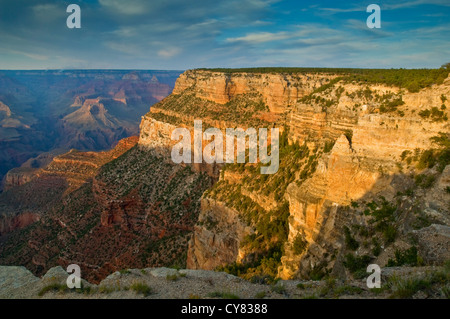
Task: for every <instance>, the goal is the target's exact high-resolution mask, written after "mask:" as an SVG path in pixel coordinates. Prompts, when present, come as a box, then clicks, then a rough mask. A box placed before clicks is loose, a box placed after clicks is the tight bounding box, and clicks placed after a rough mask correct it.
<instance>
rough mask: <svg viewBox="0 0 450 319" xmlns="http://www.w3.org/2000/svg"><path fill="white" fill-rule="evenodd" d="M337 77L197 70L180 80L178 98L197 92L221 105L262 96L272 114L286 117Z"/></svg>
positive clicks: (200, 95) (183, 75)
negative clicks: (300, 101) (242, 97)
mask: <svg viewBox="0 0 450 319" xmlns="http://www.w3.org/2000/svg"><path fill="white" fill-rule="evenodd" d="M334 77H336V76H334V75H325V74H299V75H290V74H249V73H230V74H227V73H222V72H210V71H201V70H193V71H186V72H184V73H183V74H182V75H180V77H179V78H178V79H177V82H176V84H175V88H174V90H173V93H174V94H181V93H182V92H183V91H185V90H187V89H193V90H194V91H195V96H196V97H199V98H202V99H205V100H209V101H212V102H215V103H218V104H225V103H227V102H230V101H231V100H232V99H233V98H235V97H236V96H239V95H243V94H248V93H255V92H257V93H259V94H261V95H262V97H263V100H264V102H265V103H266V104H267V105H268V107H269V109H270V111H271V112H274V113H283V112H284V111H285V110H286V109H287V108H288V107H289V106H292V105H294V104H295V103H296V102H297V100H298V99H299V98H300V97H302V96H304V95H308V94H310V93H311V92H312V91H313V90H314V89H315V88H316V87H319V86H321V85H322V84H325V83H326V82H328V81H329V80H330V79H333V78H334Z"/></svg>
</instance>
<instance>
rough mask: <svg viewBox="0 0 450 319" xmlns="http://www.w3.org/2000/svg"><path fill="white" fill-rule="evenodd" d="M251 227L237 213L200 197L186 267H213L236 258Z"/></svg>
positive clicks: (238, 256) (233, 260) (231, 261)
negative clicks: (199, 207) (199, 206)
mask: <svg viewBox="0 0 450 319" xmlns="http://www.w3.org/2000/svg"><path fill="white" fill-rule="evenodd" d="M253 232H254V230H253V229H252V228H251V227H249V226H247V225H245V224H243V223H242V221H241V220H240V218H239V212H238V211H236V210H235V209H233V208H229V207H227V205H226V204H225V203H222V202H219V201H216V200H213V199H210V198H202V199H201V210H200V215H199V218H198V221H197V224H196V225H195V228H194V235H193V237H192V239H191V240H190V241H189V248H188V255H187V264H186V266H187V267H188V268H190V269H207V270H214V269H216V268H217V267H219V266H223V265H226V264H229V263H234V262H235V261H236V260H238V261H240V257H243V253H242V252H241V251H240V243H241V242H242V241H243V239H244V238H245V236H247V235H249V234H251V233H253Z"/></svg>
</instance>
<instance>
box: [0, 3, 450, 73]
mask: <svg viewBox="0 0 450 319" xmlns="http://www.w3.org/2000/svg"><path fill="white" fill-rule="evenodd" d="M71 3H74V4H78V5H79V6H80V7H81V29H68V28H67V26H66V19H67V17H68V16H69V13H66V8H67V6H68V5H69V4H71ZM371 3H375V4H378V5H379V6H380V7H381V21H382V22H381V29H369V28H368V27H367V26H366V19H367V17H368V16H369V15H370V13H367V12H366V8H367V6H368V5H369V4H371ZM449 16H450V1H449V0H387V1H381V0H380V1H378V0H369V1H352V0H347V1H336V0H330V1H328V0H327V1H313V0H307V1H302V0H286V1H279V0H226V1H222V0H214V1H213V0H127V1H124V0H83V1H75V0H69V1H61V0H59V1H58V0H53V1H51V0H0V69H58V68H63V69H68V68H99V69H100V68H114V69H177V70H182V69H189V68H199V67H253V66H309V67H312V66H318V67H364V68H366V67H375V68H391V67H395V68H397V67H404V68H423V67H427V68H435V67H439V66H441V65H442V64H444V63H446V62H450V40H449V39H450V37H449V34H450V20H449Z"/></svg>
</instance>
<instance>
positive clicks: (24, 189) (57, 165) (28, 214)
mask: <svg viewBox="0 0 450 319" xmlns="http://www.w3.org/2000/svg"><path fill="white" fill-rule="evenodd" d="M137 141H138V139H137V137H136V136H132V137H129V138H126V139H123V140H121V141H119V143H118V144H117V145H116V147H115V148H113V149H112V150H110V151H106V152H79V151H76V150H71V151H70V152H68V153H66V154H62V155H59V156H56V157H55V158H53V160H52V161H51V162H50V163H49V164H48V165H46V166H45V167H44V168H41V169H34V168H31V167H27V166H25V167H23V168H19V169H14V170H12V171H11V172H9V173H8V174H7V176H6V183H5V184H6V191H5V192H4V193H2V194H0V207H1V212H0V225H1V226H0V235H5V234H7V233H9V232H12V231H14V230H17V229H20V228H24V227H26V226H28V225H29V224H31V223H33V222H35V221H37V220H39V219H40V217H41V215H42V214H44V213H46V212H48V211H49V210H51V209H52V208H53V207H54V206H55V205H57V204H59V203H60V201H61V200H62V198H63V197H64V196H66V195H68V194H70V193H71V192H73V191H74V190H76V189H78V188H80V187H81V186H82V185H83V184H85V183H87V182H88V180H89V179H90V178H93V177H94V176H95V175H96V174H97V173H98V172H99V169H100V168H101V167H102V166H103V165H105V164H106V163H108V162H110V161H112V160H114V159H116V158H117V157H119V156H120V155H122V154H123V153H125V152H126V151H128V150H129V149H131V148H132V147H133V146H134V145H136V143H137ZM47 160H48V159H47Z"/></svg>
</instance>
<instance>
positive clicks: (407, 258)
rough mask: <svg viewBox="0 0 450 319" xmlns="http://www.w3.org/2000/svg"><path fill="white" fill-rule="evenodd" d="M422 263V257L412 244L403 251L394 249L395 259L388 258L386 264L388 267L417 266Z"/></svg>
mask: <svg viewBox="0 0 450 319" xmlns="http://www.w3.org/2000/svg"><path fill="white" fill-rule="evenodd" d="M421 263H422V259H421V258H420V256H419V255H418V252H417V247H415V246H413V247H411V248H409V249H407V250H405V251H401V250H399V249H397V250H396V251H395V259H389V260H388V263H387V266H388V267H396V266H403V265H408V266H417V265H419V264H421Z"/></svg>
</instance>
